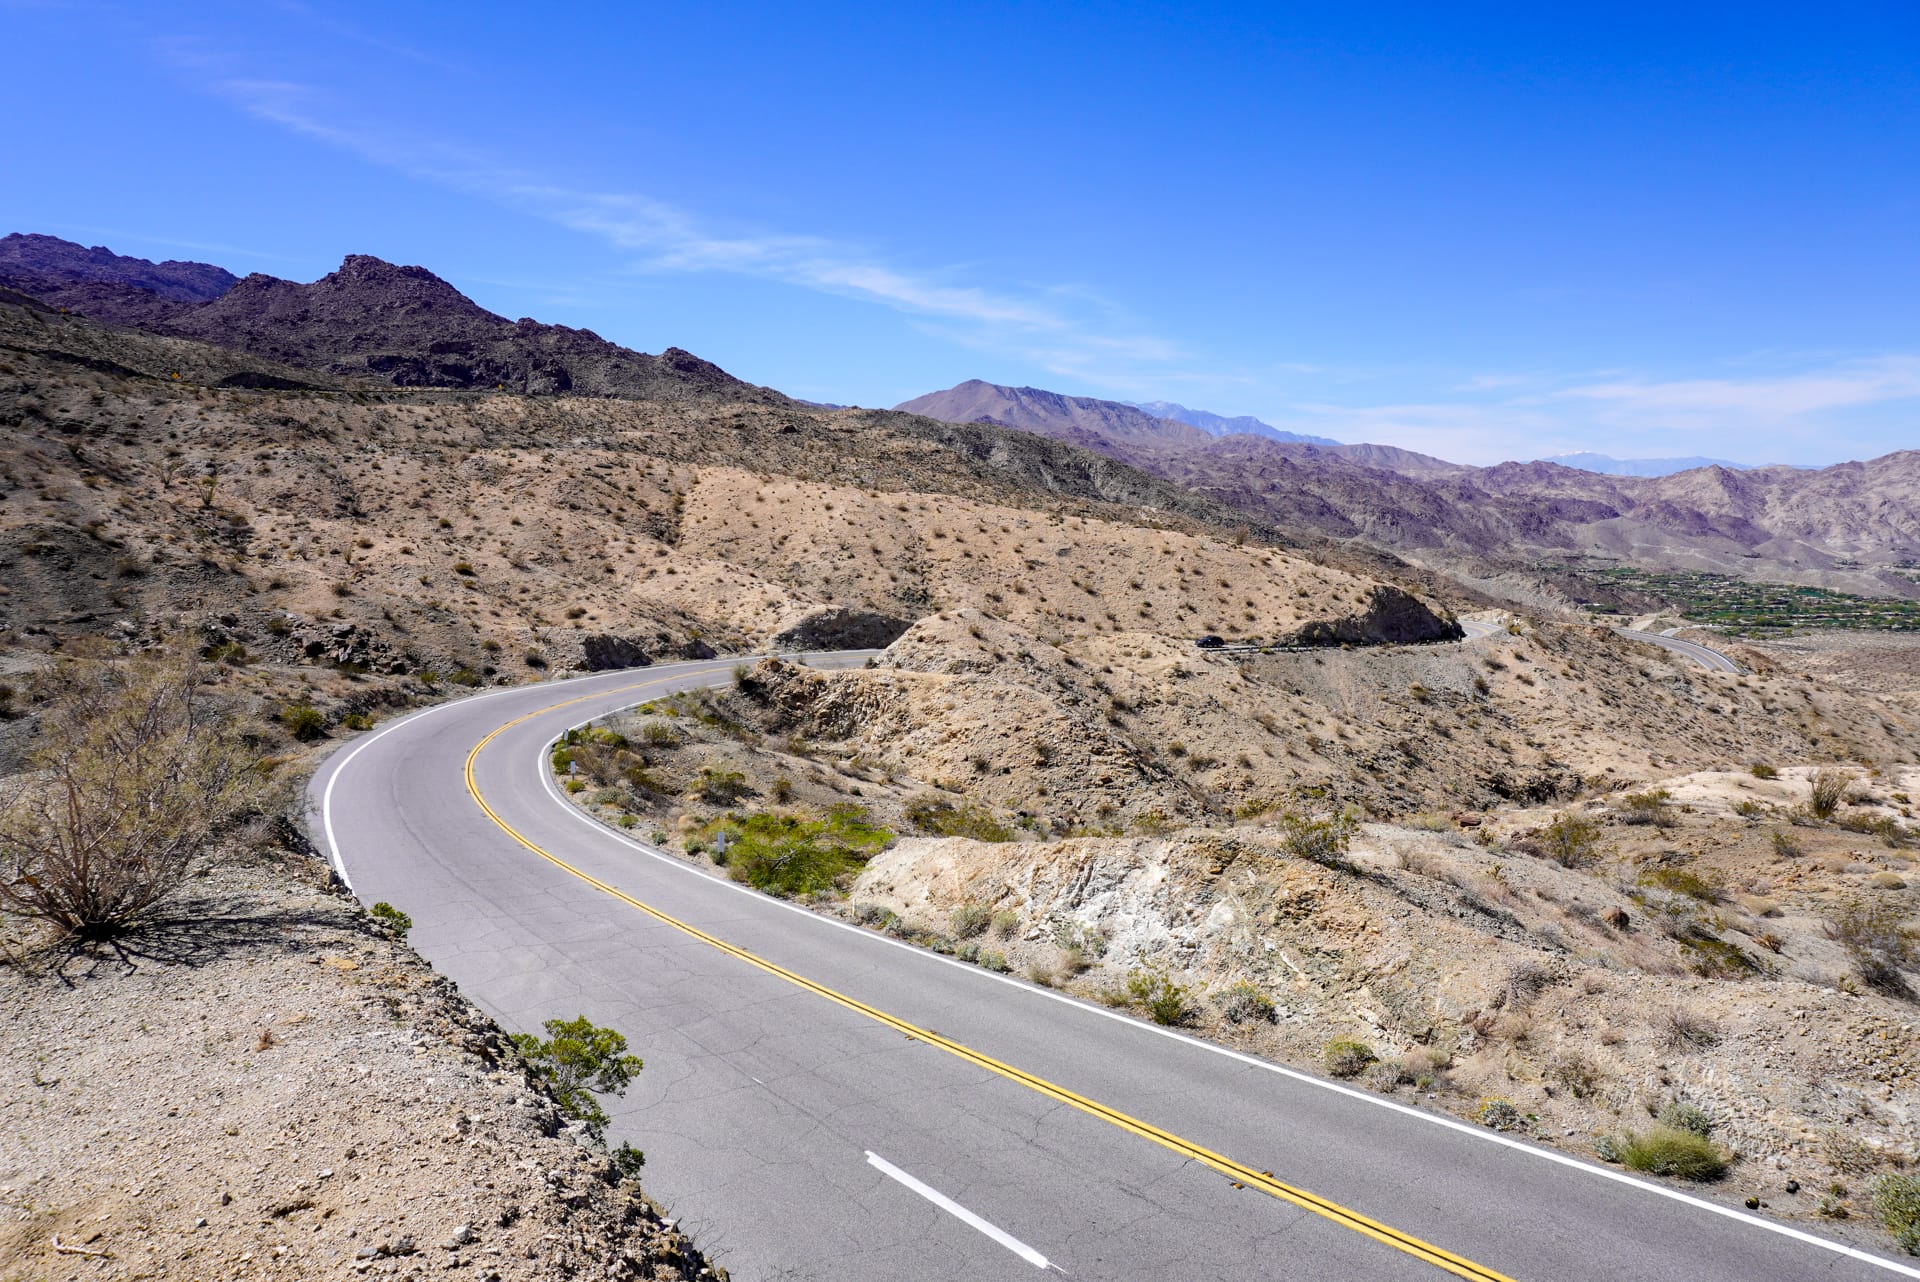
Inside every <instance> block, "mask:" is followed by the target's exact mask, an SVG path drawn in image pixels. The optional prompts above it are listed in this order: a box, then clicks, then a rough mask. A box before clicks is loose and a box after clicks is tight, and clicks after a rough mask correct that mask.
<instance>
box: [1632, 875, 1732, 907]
mask: <svg viewBox="0 0 1920 1282" xmlns="http://www.w3.org/2000/svg"><path fill="white" fill-rule="evenodd" d="M1640 884H1641V885H1643V886H1657V887H1659V888H1660V889H1661V890H1666V891H1671V892H1672V893H1674V894H1676V895H1685V896H1686V897H1687V898H1689V899H1697V900H1699V901H1700V902H1701V903H1703V904H1713V903H1718V902H1719V901H1720V896H1721V886H1720V882H1719V879H1718V878H1717V877H1713V876H1707V877H1702V876H1701V875H1700V874H1699V873H1697V872H1694V871H1692V870H1691V869H1687V868H1653V869H1649V870H1648V871H1646V872H1643V873H1641V874H1640Z"/></svg>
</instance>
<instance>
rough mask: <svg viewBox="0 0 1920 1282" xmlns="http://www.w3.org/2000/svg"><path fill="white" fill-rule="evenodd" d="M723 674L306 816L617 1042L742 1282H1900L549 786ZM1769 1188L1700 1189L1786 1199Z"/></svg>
mask: <svg viewBox="0 0 1920 1282" xmlns="http://www.w3.org/2000/svg"><path fill="white" fill-rule="evenodd" d="M860 657H861V656H858V655H851V656H843V657H842V658H841V659H839V660H829V659H826V658H824V657H816V658H815V659H814V660H813V661H814V662H815V663H816V664H819V665H820V666H828V665H829V664H830V663H833V662H855V661H857V660H858V659H859V658H860ZM731 666H732V665H731V663H730V662H712V663H695V664H679V665H672V666H662V667H658V668H652V669H643V670H639V671H629V672H619V673H608V674H602V675H597V676H593V677H584V678H578V679H574V680H568V681H560V682H551V683H547V684H544V685H540V686H534V687H521V688H515V689H512V690H508V691H501V692H495V693H490V694H487V695H484V696H478V697H473V698H468V699H465V700H462V701H459V702H455V703H451V704H447V705H444V706H441V707H437V708H433V709H428V710H425V711H423V712H420V713H415V714H412V715H410V716H408V717H405V718H402V719H400V720H398V721H396V722H392V723H389V724H388V725H386V726H384V727H382V728H381V729H380V730H377V731H375V732H372V733H369V734H367V735H363V736H361V737H359V738H358V739H356V740H354V741H351V742H349V743H348V744H345V745H343V746H342V749H341V750H340V751H338V752H336V753H335V754H334V755H333V756H332V757H331V758H329V759H328V761H327V762H326V763H325V764H324V766H323V767H322V769H321V770H320V771H319V773H318V774H317V775H316V776H315V778H314V781H313V784H312V790H311V799H312V803H313V807H314V821H315V828H316V829H317V831H318V833H319V835H320V837H321V839H322V840H323V841H324V843H325V844H326V846H327V848H328V849H329V851H330V852H332V853H333V854H334V856H335V858H336V861H337V863H338V865H339V866H340V867H341V869H342V870H343V872H344V874H345V875H346V876H348V878H349V879H350V881H351V884H352V885H353V887H354V889H355V891H356V893H357V894H358V895H359V896H360V897H361V899H362V900H364V901H366V902H369V903H372V902H376V901H379V900H387V901H389V902H391V903H393V904H395V905H397V906H398V907H400V908H402V909H404V910H405V911H407V912H408V913H410V914H411V915H412V917H413V920H414V928H413V932H412V936H411V940H412V943H413V944H414V946H415V947H417V948H418V949H419V950H420V951H421V952H422V953H423V954H425V955H426V956H427V957H428V958H429V959H431V960H432V961H433V963H434V964H435V965H436V966H438V967H439V968H440V969H441V970H442V971H444V972H445V973H446V974H448V975H450V976H451V977H452V978H453V979H454V980H456V981H457V982H458V983H459V985H460V987H461V989H462V991H463V992H465V993H466V994H467V995H468V996H469V997H470V998H472V999H473V1000H474V1001H476V1002H477V1003H478V1004H479V1005H481V1006H482V1007H483V1008H485V1009H486V1010H487V1011H489V1013H491V1014H492V1015H493V1016H494V1017H495V1018H497V1019H498V1020H500V1022H501V1023H502V1024H504V1025H505V1026H507V1027H508V1028H511V1029H516V1030H521V1029H537V1027H538V1025H539V1023H540V1021H541V1020H543V1019H546V1018H549V1017H553V1016H561V1017H571V1016H574V1015H577V1014H585V1015H587V1016H589V1017H590V1018H591V1019H593V1020H594V1021H595V1022H596V1023H600V1024H605V1025H610V1026H612V1027H615V1028H618V1029H620V1030H621V1031H623V1032H624V1033H626V1034H627V1035H628V1037H629V1038H630V1039H631V1040H632V1043H633V1046H634V1049H635V1050H636V1051H638V1052H639V1053H640V1054H642V1055H643V1056H644V1057H645V1059H646V1063H647V1066H646V1069H645V1071H644V1072H642V1073H641V1074H640V1075H639V1077H638V1078H637V1079H636V1080H635V1084H634V1086H633V1088H632V1089H631V1090H630V1091H629V1093H628V1095H627V1096H626V1097H625V1098H624V1099H621V1100H618V1101H612V1102H610V1111H611V1112H612V1113H613V1114H614V1117H615V1123H614V1126H613V1128H612V1135H613V1137H614V1138H615V1139H627V1140H630V1141H632V1142H633V1143H635V1144H637V1145H639V1146H640V1147H642V1148H644V1149H645V1150H646V1153H647V1157H648V1165H647V1172H646V1183H647V1187H648V1189H649V1190H650V1191H651V1192H652V1193H653V1194H654V1196H656V1197H657V1198H660V1199H661V1200H662V1201H663V1202H665V1203H666V1204H667V1205H668V1206H669V1207H670V1208H671V1210H672V1212H673V1213H674V1214H675V1215H677V1216H678V1217H679V1218H680V1220H681V1222H682V1224H683V1225H685V1226H687V1227H688V1228H689V1229H691V1230H692V1231H694V1232H695V1233H696V1234H697V1235H698V1236H699V1238H700V1239H701V1240H702V1242H703V1244H704V1245H706V1246H707V1247H708V1248H710V1249H711V1250H713V1251H714V1252H715V1254H716V1258H718V1259H719V1260H720V1261H721V1262H722V1263H724V1264H726V1265H727V1266H728V1267H729V1268H730V1269H732V1270H733V1273H734V1276H735V1277H736V1278H738V1279H740V1280H741V1282H763V1280H767V1279H805V1278H821V1279H828V1278H831V1279H836V1280H842V1279H846V1280H852V1279H876V1280H879V1279H886V1280H887V1282H910V1280H926V1282H935V1280H938V1282H948V1280H952V1279H969V1280H972V1279H995V1278H1026V1277H1033V1276H1034V1275H1035V1274H1036V1273H1039V1272H1041V1271H1043V1269H1044V1270H1051V1271H1057V1272H1060V1273H1064V1274H1066V1275H1067V1276H1070V1277H1075V1278H1083V1279H1091V1278H1114V1279H1132V1278H1152V1279H1180V1280H1182V1282H1185V1280H1187V1279H1206V1278H1222V1279H1235V1280H1244V1279H1255V1278H1285V1279H1300V1280H1308V1279H1328V1280H1331V1279H1341V1280H1343V1282H1344V1280H1346V1279H1380V1280H1386V1282H1391V1280H1394V1279H1431V1278H1437V1277H1444V1276H1447V1274H1448V1273H1452V1274H1455V1275H1458V1276H1464V1277H1477V1278H1489V1277H1501V1276H1505V1277H1510V1278H1515V1279H1529V1280H1543V1279H1582V1280H1585V1279H1593V1280H1596V1282H1598V1280H1602V1279H1606V1280H1611V1279H1619V1280H1622V1282H1627V1280H1632V1282H1672V1280H1674V1279H1685V1280H1687V1282H1769V1280H1774V1279H1778V1280H1780V1282H1786V1280H1788V1279H1795V1280H1798V1279H1805V1278H1847V1279H1854V1278H1861V1279H1864V1278H1884V1277H1887V1276H1889V1275H1903V1276H1907V1277H1916V1278H1920V1269H1916V1268H1913V1267H1910V1266H1908V1265H1904V1264H1901V1263H1898V1262H1896V1261H1894V1260H1892V1259H1890V1258H1886V1257H1881V1256H1877V1255H1873V1254H1871V1253H1868V1252H1863V1251H1859V1250H1857V1249H1854V1248H1847V1247H1841V1246H1839V1245H1838V1244H1834V1243H1827V1242H1824V1241H1823V1240H1821V1239H1818V1238H1815V1237H1813V1236H1812V1235H1808V1234H1803V1233H1799V1231H1797V1230H1791V1229H1782V1228H1780V1227H1778V1226H1771V1225H1770V1224H1769V1223H1768V1222H1766V1221H1762V1220H1759V1219H1756V1218H1754V1217H1750V1216H1747V1215H1745V1214H1744V1213H1742V1212H1739V1211H1737V1210H1732V1209H1729V1208H1725V1207H1720V1206H1718V1205H1709V1204H1707V1203H1703V1202H1698V1201H1695V1200H1693V1199H1690V1198H1688V1197H1687V1196H1686V1195H1685V1194H1683V1193H1679V1192H1678V1191H1675V1190H1661V1189H1656V1188H1655V1187H1653V1186H1651V1185H1646V1184H1642V1183H1640V1182H1638V1181H1634V1180H1630V1179H1628V1178H1626V1177H1624V1176H1623V1175H1622V1174H1621V1173H1620V1172H1619V1171H1618V1170H1617V1169H1616V1168H1606V1167H1601V1166H1598V1165H1591V1164H1587V1163H1582V1162H1578V1161H1575V1160H1573V1159H1571V1158H1568V1157H1566V1156H1564V1155H1561V1154H1556V1153H1551V1152H1547V1151H1545V1150H1540V1149H1535V1148H1532V1147H1530V1146H1527V1145H1524V1144H1521V1143H1518V1142H1517V1141H1514V1140H1512V1139H1510V1138H1509V1137H1506V1136H1502V1135H1498V1134H1496V1133H1494V1132H1492V1131H1488V1130H1485V1129H1484V1128H1480V1127H1476V1126H1471V1125H1468V1124H1465V1123H1461V1122H1457V1121H1454V1120H1453V1119H1451V1118H1444V1117H1441V1116H1439V1115H1438V1114H1427V1113H1422V1112H1419V1111H1416V1110H1415V1109H1413V1108H1410V1107H1408V1106H1407V1105H1406V1104H1405V1103H1403V1102H1401V1101H1398V1100H1391V1101H1390V1100H1387V1099H1385V1098H1383V1097H1380V1096H1376V1095H1373V1094H1371V1093H1368V1092H1364V1091H1357V1090H1349V1089H1347V1088H1345V1087H1343V1086H1340V1085H1337V1084H1334V1083H1331V1082H1327V1081H1323V1080H1320V1079H1317V1078H1314V1077H1312V1076H1309V1075H1305V1074H1299V1073H1295V1072H1291V1071H1289V1070H1285V1069H1280V1068H1278V1067H1276V1066H1273V1065H1268V1064H1264V1063H1262V1062H1259V1061H1256V1060H1252V1059H1249V1058H1246V1057H1243V1056H1238V1055H1235V1054H1232V1053H1229V1052H1225V1051H1223V1050H1220V1049H1218V1048H1214V1047H1210V1046H1207V1045H1205V1044H1203V1043H1200V1042H1197V1041H1194V1040H1192V1039H1189V1038H1186V1037H1184V1036H1181V1035H1178V1034H1173V1033H1170V1032H1168V1031H1167V1030H1163V1029H1160V1028H1157V1027H1155V1026H1153V1025H1151V1024H1146V1023H1142V1022H1138V1021H1135V1020H1132V1019H1130V1018H1127V1017H1124V1016H1121V1015H1118V1014H1116V1013H1114V1012H1112V1011H1108V1010H1106V1009H1104V1008H1099V1007H1093V1006H1086V1005H1081V1004H1079V1003H1076V1002H1073V1001H1070V1000H1068V999H1066V998H1063V997H1061V996H1060V995H1059V994H1057V993H1055V992H1053V991H1051V990H1048V989H1042V988H1036V987H1033V986H1030V985H1027V984H1025V983H1022V982H1019V981H1016V980H1012V979H1009V978H1006V977H1001V976H996V975H993V974H990V973H988V972H986V971H984V970H981V969H978V968H976V967H971V966H965V965H961V964H959V963H955V962H952V961H949V960H947V959H944V958H940V957H937V956H935V955H933V954H930V953H925V952H922V951H919V950H915V949H911V948H908V947H906V946H905V945H901V944H899V943H897V942H895V941H892V940H888V939H886V938H883V937H881V936H878V935H875V934H872V933H869V932H866V931H861V930H858V929H855V928H853V927H849V926H845V925H843V924H840V923H837V922H833V921H830V920H828V919H826V918H822V917H818V916H815V915H813V914H811V913H808V912H805V911H804V910H801V909H797V908H794V907H793V906H791V905H787V904H783V903H780V902H778V901H775V900H771V899H767V898H765V897H762V896H759V895H757V894H754V893H752V892H750V891H745V890H742V889H741V888H739V887H737V886H735V885H733V884H731V883H728V882H724V881H721V880H717V879H715V878H712V877H710V876H708V875H706V874H704V873H703V872H701V871H699V870H697V869H695V868H694V867H692V866H691V865H689V864H687V863H685V862H683V861H680V860H678V859H675V858H673V857H671V856H667V855H662V854H658V853H650V852H648V851H647V850H646V849H644V848H642V847H641V846H639V845H638V844H637V843H634V842H631V841H629V840H627V839H626V838H624V837H623V836H621V835H619V834H616V833H614V832H613V831H611V830H609V829H606V828H603V827H601V826H600V825H598V824H596V823H594V822H593V821H591V820H589V819H587V818H585V817H584V816H582V815H580V814H579V813H578V812H577V811H576V810H575V809H573V808H572V807H570V806H568V805H567V804H566V803H565V801H564V799H562V798H561V797H560V796H559V794H558V792H557V790H555V789H554V787H553V785H552V783H551V780H550V778H549V777H548V773H547V771H546V769H545V768H544V757H545V752H546V747H547V745H548V744H549V743H550V742H551V741H552V740H553V739H554V738H555V737H557V736H558V735H559V734H560V733H561V732H562V731H563V730H564V729H566V728H567V727H568V726H570V725H572V724H575V723H578V722H580V721H582V720H584V719H586V718H588V717H591V716H594V715H601V714H605V713H607V712H610V711H612V710H614V709H616V708H619V707H622V706H626V705H629V704H632V703H635V702H639V701H642V700H645V699H648V698H652V697H655V696H657V695H659V694H663V693H666V692H668V691H671V690H674V689H679V688H686V687H690V686H695V685H703V684H712V683H717V682H720V681H723V680H725V679H726V674H727V672H728V670H729V669H730V667H731ZM508 829H511V830H512V832H509V831H508ZM1265 1172H1270V1173H1271V1176H1270V1177H1269V1176H1267V1175H1265V1174H1263V1173H1265ZM1780 1179H1781V1177H1780V1176H1779V1175H1778V1174H1776V1173H1772V1172H1761V1171H1754V1172H1751V1175H1750V1179H1749V1175H1748V1174H1747V1173H1742V1174H1737V1175H1736V1176H1735V1177H1734V1178H1733V1180H1732V1181H1731V1185H1730V1191H1733V1192H1744V1191H1746V1190H1747V1189H1748V1188H1749V1187H1751V1188H1752V1189H1753V1190H1754V1191H1756V1192H1759V1193H1761V1194H1762V1195H1763V1196H1766V1197H1768V1198H1769V1199H1782V1200H1783V1199H1784V1197H1785V1195H1784V1194H1783V1193H1781V1192H1780V1190H1779V1187H1778V1182H1779V1180H1780ZM1803 1196H1805V1195H1803Z"/></svg>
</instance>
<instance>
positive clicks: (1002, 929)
mask: <svg viewBox="0 0 1920 1282" xmlns="http://www.w3.org/2000/svg"><path fill="white" fill-rule="evenodd" d="M1019 929H1020V914H1019V913H1015V912H1004V911H1003V912H997V913H995V914H994V915H993V937H994V938H995V939H1012V938H1013V933H1014V932H1015V931H1016V930H1019Z"/></svg>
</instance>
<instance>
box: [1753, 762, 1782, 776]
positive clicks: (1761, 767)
mask: <svg viewBox="0 0 1920 1282" xmlns="http://www.w3.org/2000/svg"><path fill="white" fill-rule="evenodd" d="M1747 769H1748V771H1749V772H1750V773H1751V774H1752V775H1753V777H1754V778H1755V779H1778V778H1779V777H1780V771H1779V770H1777V769H1775V768H1774V767H1773V766H1770V765H1768V764H1767V763H1766V762H1764V761H1756V762H1754V763H1753V764H1752V765H1751V766H1749V767H1748V768H1747Z"/></svg>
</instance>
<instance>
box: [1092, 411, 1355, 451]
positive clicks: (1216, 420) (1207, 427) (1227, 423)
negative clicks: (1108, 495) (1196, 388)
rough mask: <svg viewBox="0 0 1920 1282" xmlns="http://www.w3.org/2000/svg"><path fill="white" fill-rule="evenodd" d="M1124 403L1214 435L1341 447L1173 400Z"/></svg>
mask: <svg viewBox="0 0 1920 1282" xmlns="http://www.w3.org/2000/svg"><path fill="white" fill-rule="evenodd" d="M1121 404H1122V405H1131V406H1133V407H1134V408H1135V409H1137V410H1145V411H1146V412H1147V413H1149V414H1151V415H1153V416H1154V417H1155V418H1170V419H1173V420H1174V421H1175V422H1177V423H1186V424H1188V425H1189V426H1191V427H1197V428H1199V429H1200V430H1201V431H1203V432H1206V433H1208V434H1210V435H1213V436H1264V437H1266V438H1267V439H1268V440H1270V441H1287V442H1291V443H1292V444H1295V445H1338V444H1340V442H1338V441H1336V440H1332V439H1330V438H1328V437H1325V436H1305V435H1302V434H1301V433H1299V432H1288V431H1283V430H1282V429H1280V428H1277V427H1275V426H1273V425H1272V424H1271V423H1263V422H1261V421H1260V420H1259V419H1257V418H1254V417H1253V416H1252V415H1251V414H1241V415H1238V416H1236V417H1233V418H1228V417H1227V416H1226V415H1224V414H1215V413H1213V412H1212V411H1210V410H1196V409H1188V408H1187V407H1186V406H1184V405H1180V404H1176V403H1175V402H1173V401H1122V402H1121Z"/></svg>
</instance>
